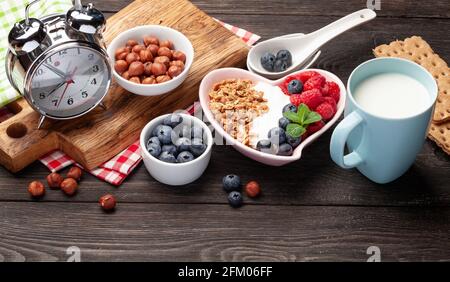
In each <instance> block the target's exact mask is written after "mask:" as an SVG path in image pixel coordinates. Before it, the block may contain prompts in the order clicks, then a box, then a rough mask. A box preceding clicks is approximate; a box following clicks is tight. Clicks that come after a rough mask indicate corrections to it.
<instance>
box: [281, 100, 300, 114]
mask: <svg viewBox="0 0 450 282" xmlns="http://www.w3.org/2000/svg"><path fill="white" fill-rule="evenodd" d="M287 111H291V112H293V113H296V112H297V107H296V106H295V105H294V104H291V103H289V104H287V105H286V106H284V107H283V112H282V113H283V114H284V112H287Z"/></svg>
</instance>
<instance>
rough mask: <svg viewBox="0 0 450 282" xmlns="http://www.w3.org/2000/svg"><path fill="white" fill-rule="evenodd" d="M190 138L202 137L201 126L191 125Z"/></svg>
mask: <svg viewBox="0 0 450 282" xmlns="http://www.w3.org/2000/svg"><path fill="white" fill-rule="evenodd" d="M191 138H200V139H203V128H202V127H201V126H195V125H194V126H193V127H192V128H191Z"/></svg>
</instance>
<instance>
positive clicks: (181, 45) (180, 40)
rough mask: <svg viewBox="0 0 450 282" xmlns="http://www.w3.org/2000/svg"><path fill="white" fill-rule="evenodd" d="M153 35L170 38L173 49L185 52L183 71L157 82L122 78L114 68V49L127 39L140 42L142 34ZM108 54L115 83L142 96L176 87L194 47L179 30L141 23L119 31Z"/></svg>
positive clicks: (123, 43) (190, 64) (185, 75)
mask: <svg viewBox="0 0 450 282" xmlns="http://www.w3.org/2000/svg"><path fill="white" fill-rule="evenodd" d="M147 35H153V36H156V37H158V38H159V40H170V41H172V42H173V45H174V47H175V50H179V51H182V52H183V53H184V54H186V63H185V67H184V70H183V72H182V73H181V74H180V75H178V76H176V77H175V78H173V79H172V80H169V81H167V82H163V83H158V84H137V83H133V82H131V81H128V80H126V79H124V78H123V77H122V76H120V75H119V74H118V73H117V72H116V71H115V70H114V63H115V58H114V55H115V51H116V50H117V49H119V48H120V47H124V46H125V43H126V42H127V41H128V40H129V39H134V40H137V41H138V42H140V43H142V42H143V38H144V36H147ZM107 52H108V56H109V57H110V58H111V64H112V69H113V75H114V78H115V79H116V81H117V83H118V84H119V85H120V86H122V87H123V88H125V89H126V90H128V91H129V92H131V93H134V94H138V95H143V96H156V95H162V94H165V93H167V92H170V91H172V90H174V89H175V88H177V87H178V86H179V85H180V84H181V83H183V81H184V80H185V79H186V77H187V76H188V73H189V69H190V68H191V66H192V62H193V61H194V48H193V47H192V44H191V42H190V41H189V39H188V38H187V37H186V36H185V35H184V34H182V33H181V32H179V31H177V30H175V29H173V28H170V27H166V26H161V25H142V26H137V27H134V28H132V29H129V30H127V31H124V32H122V33H120V34H119V35H118V36H117V37H116V38H114V40H113V41H111V43H110V44H109V46H108V50H107Z"/></svg>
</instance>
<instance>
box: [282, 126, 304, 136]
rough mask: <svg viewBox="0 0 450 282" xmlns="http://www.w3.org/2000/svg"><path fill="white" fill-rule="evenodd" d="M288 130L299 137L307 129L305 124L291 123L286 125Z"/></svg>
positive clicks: (290, 133) (288, 132)
mask: <svg viewBox="0 0 450 282" xmlns="http://www.w3.org/2000/svg"><path fill="white" fill-rule="evenodd" d="M286 132H287V134H289V135H290V136H291V137H293V138H298V137H300V136H302V135H303V133H305V132H306V129H305V128H304V127H303V126H301V125H299V124H295V123H290V124H288V126H287V127H286Z"/></svg>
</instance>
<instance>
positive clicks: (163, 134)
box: [156, 125, 172, 145]
mask: <svg viewBox="0 0 450 282" xmlns="http://www.w3.org/2000/svg"><path fill="white" fill-rule="evenodd" d="M156 136H158V139H159V141H161V143H162V144H163V145H166V144H170V143H172V138H171V136H172V128H171V127H170V126H168V125H161V126H158V131H157V132H156Z"/></svg>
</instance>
